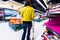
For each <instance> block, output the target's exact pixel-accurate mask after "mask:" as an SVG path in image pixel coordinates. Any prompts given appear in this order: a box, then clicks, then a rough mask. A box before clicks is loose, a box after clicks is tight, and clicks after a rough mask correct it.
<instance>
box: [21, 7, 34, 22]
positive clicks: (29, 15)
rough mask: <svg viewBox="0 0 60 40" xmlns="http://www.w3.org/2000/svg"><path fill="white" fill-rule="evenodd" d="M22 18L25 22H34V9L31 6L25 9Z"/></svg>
mask: <svg viewBox="0 0 60 40" xmlns="http://www.w3.org/2000/svg"><path fill="white" fill-rule="evenodd" d="M21 16H22V20H23V21H32V20H33V19H34V9H33V8H32V7H30V6H26V7H24V8H23V10H22V13H21Z"/></svg>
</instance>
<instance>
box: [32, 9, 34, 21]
mask: <svg viewBox="0 0 60 40" xmlns="http://www.w3.org/2000/svg"><path fill="white" fill-rule="evenodd" d="M33 19H34V9H33V10H32V20H33Z"/></svg>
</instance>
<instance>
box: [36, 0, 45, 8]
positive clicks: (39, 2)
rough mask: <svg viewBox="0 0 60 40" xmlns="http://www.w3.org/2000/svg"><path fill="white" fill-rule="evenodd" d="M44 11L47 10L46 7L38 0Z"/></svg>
mask: <svg viewBox="0 0 60 40" xmlns="http://www.w3.org/2000/svg"><path fill="white" fill-rule="evenodd" d="M36 1H37V2H38V3H39V4H40V5H41V6H42V7H43V8H44V9H46V7H44V5H43V4H42V3H41V2H40V1H39V0H36Z"/></svg>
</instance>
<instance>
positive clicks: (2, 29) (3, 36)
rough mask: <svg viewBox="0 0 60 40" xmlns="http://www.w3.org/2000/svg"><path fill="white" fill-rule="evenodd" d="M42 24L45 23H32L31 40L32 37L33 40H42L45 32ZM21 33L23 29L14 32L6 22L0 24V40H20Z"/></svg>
mask: <svg viewBox="0 0 60 40" xmlns="http://www.w3.org/2000/svg"><path fill="white" fill-rule="evenodd" d="M44 22H46V20H44V21H41V22H33V27H32V29H31V40H32V37H33V36H34V40H42V39H41V35H42V33H43V32H44V30H45V27H44V26H43V24H44ZM33 29H34V31H33ZM22 32H23V29H22V30H19V31H14V30H13V29H12V28H11V27H9V25H8V22H2V23H0V40H21V36H22ZM33 33H34V35H33Z"/></svg>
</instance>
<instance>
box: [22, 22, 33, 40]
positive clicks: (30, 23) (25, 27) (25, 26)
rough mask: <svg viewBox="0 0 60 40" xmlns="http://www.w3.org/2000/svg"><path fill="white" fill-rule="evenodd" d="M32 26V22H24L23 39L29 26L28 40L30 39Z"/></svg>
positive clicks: (23, 39)
mask: <svg viewBox="0 0 60 40" xmlns="http://www.w3.org/2000/svg"><path fill="white" fill-rule="evenodd" d="M31 27H32V22H23V35H22V40H25V36H26V31H27V28H28V31H27V39H26V40H29V39H30V30H31Z"/></svg>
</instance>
